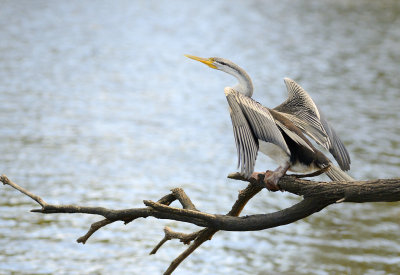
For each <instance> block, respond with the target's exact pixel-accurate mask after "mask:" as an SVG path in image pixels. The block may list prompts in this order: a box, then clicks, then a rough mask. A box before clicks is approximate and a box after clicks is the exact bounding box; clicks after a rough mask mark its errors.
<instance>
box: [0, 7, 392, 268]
mask: <svg viewBox="0 0 400 275" xmlns="http://www.w3.org/2000/svg"><path fill="white" fill-rule="evenodd" d="M399 49H400V2H398V1H386V0H384V1H367V0H365V1H361V0H352V1H350V0H335V1H190V2H189V1H124V0H118V1H95V2H93V1H40V0H38V1H11V0H3V1H1V2H0V52H1V54H0V102H1V108H0V156H1V157H0V173H4V174H6V175H7V176H9V178H10V179H12V180H13V181H15V182H16V183H18V184H20V185H22V186H24V187H25V188H27V189H29V190H30V191H32V192H34V193H36V194H38V195H40V196H42V197H43V198H44V199H45V200H46V201H48V202H49V203H64V204H69V203H71V204H81V205H89V206H104V207H112V208H119V209H121V208H131V207H142V206H143V204H142V200H143V199H150V200H157V199H159V198H160V197H162V196H163V195H165V194H167V193H168V192H169V190H170V189H171V188H174V187H182V188H184V189H185V191H186V192H187V194H188V195H189V196H190V197H191V198H192V200H193V202H194V203H195V204H196V206H197V207H198V208H199V209H201V210H203V211H206V212H210V213H226V212H227V211H229V209H230V207H231V205H232V204H233V201H234V200H235V199H236V197H237V192H238V190H240V189H242V188H244V187H245V184H244V183H242V182H236V181H231V180H228V179H226V176H227V174H228V173H230V172H235V171H236V161H237V156H236V148H235V145H234V138H233V133H232V127H231V121H230V117H229V113H228V111H227V109H228V107H227V102H226V99H225V95H224V93H223V88H224V87H225V86H229V85H233V84H235V79H234V78H233V77H231V76H229V75H227V74H225V73H222V72H219V71H215V70H211V69H209V68H208V67H206V66H204V65H202V64H200V63H198V62H195V61H193V60H189V59H187V58H186V57H184V56H183V55H184V54H193V55H198V56H202V57H211V56H218V57H224V58H228V59H230V60H232V61H234V62H235V63H237V64H239V65H240V66H241V67H243V68H244V69H245V70H246V71H247V72H248V73H249V75H250V76H251V77H252V79H253V83H254V86H255V92H254V98H255V99H256V100H258V101H259V102H261V103H262V104H264V105H266V106H268V107H274V106H276V105H278V104H280V103H281V102H282V101H284V100H285V98H286V96H287V92H286V88H285V86H284V83H283V78H284V77H290V78H292V79H294V80H296V81H297V82H298V83H299V84H300V85H301V86H303V87H304V88H305V89H306V90H307V91H308V92H309V93H310V95H311V96H312V97H313V99H314V100H315V102H316V103H317V104H318V106H319V108H320V109H321V110H322V111H323V112H324V114H325V116H326V117H327V118H328V120H329V121H330V122H331V124H332V125H333V126H334V128H335V129H336V131H337V133H338V134H339V136H340V137H341V139H342V140H343V142H344V143H345V144H346V146H347V149H348V150H349V153H350V155H351V158H352V169H351V171H350V174H351V175H352V176H353V177H354V178H356V179H374V178H392V177H399V175H400V172H399V168H400V148H399V145H400V140H399V135H400V122H399V120H400V89H399V87H400V77H399V76H400V75H399V73H400V67H399V64H400V52H399ZM275 168H276V165H275V164H274V163H273V162H272V161H271V160H270V159H268V158H267V157H264V156H259V158H258V162H257V166H256V170H259V171H262V170H266V169H275ZM323 179H325V178H323ZM299 200H300V198H299V197H297V196H294V195H291V194H287V193H281V192H277V193H271V192H267V191H263V192H261V193H260V194H259V195H258V196H257V197H255V198H254V199H253V200H252V201H251V202H250V203H249V204H248V205H247V207H246V208H245V211H244V214H254V213H268V212H272V211H276V210H279V209H283V208H285V207H288V206H290V205H292V204H294V203H296V202H298V201H299ZM399 206H400V204H399V203H368V204H350V203H349V204H346V203H345V204H338V205H332V206H330V207H328V208H327V209H324V210H323V211H321V212H319V213H317V214H315V215H313V216H311V217H309V218H307V219H305V220H301V221H298V222H296V223H294V224H290V225H287V226H283V227H278V228H274V229H270V230H264V231H259V232H242V233H237V232H219V233H218V234H216V235H215V236H214V238H213V240H212V241H211V242H208V243H205V244H204V245H203V246H202V247H201V248H199V249H198V250H197V251H196V252H195V253H194V254H192V255H191V256H190V257H189V258H188V259H187V260H186V261H185V262H184V263H183V264H182V265H181V266H180V267H179V268H178V269H177V271H176V274H194V273H195V274H226V273H227V272H231V274H394V273H397V272H398V271H399V270H400V223H399V216H400V207H399ZM36 207H37V205H35V204H34V203H33V201H31V200H30V199H28V198H27V197H25V196H23V195H22V194H20V193H18V192H17V191H15V190H13V189H11V188H10V187H7V186H5V187H1V196H0V247H1V249H0V273H1V274H9V273H13V274H20V273H30V274H32V273H34V274H109V273H111V272H112V273H114V274H135V273H137V274H139V273H146V274H160V273H162V272H163V271H164V270H165V269H166V268H167V267H168V265H169V263H170V262H171V261H172V260H173V259H174V258H175V257H176V256H177V255H179V254H180V253H181V252H182V251H183V249H184V248H186V247H183V246H182V245H181V244H180V243H178V241H171V242H169V243H167V244H166V245H165V246H163V247H162V248H161V249H160V251H159V252H158V253H157V254H156V255H155V256H149V255H148V253H149V252H150V251H151V249H152V248H153V247H154V246H155V245H156V244H157V243H158V242H159V240H160V239H161V238H162V237H163V231H162V229H163V227H164V226H165V225H168V226H170V227H172V228H173V229H175V230H178V231H184V232H191V231H193V230H197V229H198V228H197V227H195V226H192V225H187V224H181V223H177V222H172V221H160V220H156V219H153V218H148V219H141V220H137V221H135V222H134V223H131V224H128V225H126V226H125V225H123V224H122V223H121V222H117V223H114V224H112V225H110V226H108V227H106V228H103V229H102V230H100V231H99V232H97V233H95V234H94V235H93V236H92V238H91V239H89V241H88V243H87V244H86V245H81V244H78V243H76V241H75V240H76V239H77V238H78V237H80V236H81V235H83V234H85V233H86V231H87V230H88V228H89V226H90V224H91V223H93V222H96V221H98V220H100V219H101V218H99V217H96V216H88V215H68V214H65V215H61V214H56V215H41V214H35V213H30V212H29V210H30V209H32V208H36Z"/></svg>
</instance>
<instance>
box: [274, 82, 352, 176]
mask: <svg viewBox="0 0 400 275" xmlns="http://www.w3.org/2000/svg"><path fill="white" fill-rule="evenodd" d="M284 81H285V84H286V88H287V90H288V94H289V96H288V99H287V100H286V101H285V102H283V103H282V104H281V105H279V106H277V107H275V108H274V110H276V111H278V112H279V113H281V114H282V115H284V116H286V117H287V118H288V119H290V120H291V121H292V122H293V123H294V124H295V125H296V126H297V127H299V128H300V129H301V130H302V131H303V132H304V133H305V134H307V135H308V136H310V137H311V138H312V139H314V140H315V141H316V142H317V143H318V144H320V145H321V146H323V147H324V148H325V149H327V150H329V152H330V153H331V154H332V155H333V156H334V158H335V159H336V161H337V162H338V164H339V166H340V167H341V168H342V169H343V170H349V169H350V163H351V161H350V156H349V153H348V152H347V150H346V148H345V146H344V144H343V143H342V141H341V140H340V139H339V137H338V136H337V135H336V133H335V131H334V130H333V128H332V127H331V126H330V124H329V123H328V122H327V121H326V119H325V118H324V116H323V115H322V113H321V112H320V111H319V109H318V107H317V106H316V104H315V103H314V101H313V100H312V98H311V97H310V96H309V94H308V93H307V92H306V91H305V90H304V89H303V88H302V87H301V86H300V85H299V84H297V83H296V82H295V81H294V80H292V79H289V78H285V79H284Z"/></svg>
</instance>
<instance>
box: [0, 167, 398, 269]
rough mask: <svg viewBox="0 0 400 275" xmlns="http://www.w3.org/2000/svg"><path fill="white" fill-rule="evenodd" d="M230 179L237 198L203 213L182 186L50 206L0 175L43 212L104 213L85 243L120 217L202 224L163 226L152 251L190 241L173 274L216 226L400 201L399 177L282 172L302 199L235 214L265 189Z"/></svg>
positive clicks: (266, 224) (284, 183) (262, 225)
mask: <svg viewBox="0 0 400 275" xmlns="http://www.w3.org/2000/svg"><path fill="white" fill-rule="evenodd" d="M228 177H229V178H231V179H235V180H242V181H246V182H249V184H248V186H247V187H246V188H245V189H243V190H242V191H240V192H239V195H238V199H237V200H236V202H235V203H234V205H233V206H232V209H231V211H229V212H228V213H227V214H226V215H220V214H209V213H204V212H201V211H199V210H198V209H196V207H195V205H194V204H193V203H192V201H191V200H190V198H189V197H188V196H187V195H186V194H185V192H184V191H183V190H182V189H180V188H175V189H172V190H171V193H170V194H167V195H166V196H164V197H162V198H161V199H160V200H158V201H157V202H154V201H150V200H145V201H144V204H145V205H146V206H147V207H144V208H130V209H121V210H114V209H107V208H103V207H89V206H76V205H53V204H49V203H47V202H45V201H44V200H43V199H42V198H40V197H39V196H37V195H35V194H33V193H31V192H29V191H28V190H26V189H24V188H22V187H21V186H19V185H18V184H16V183H14V182H12V181H11V180H10V179H8V178H7V177H6V176H5V175H2V176H1V177H0V181H1V182H3V184H4V185H9V186H11V187H13V188H14V189H16V190H18V191H20V192H21V193H23V194H24V195H26V196H28V197H30V198H31V199H33V200H34V201H36V202H37V203H38V204H39V205H40V206H41V208H40V209H34V210H31V211H32V212H39V213H43V214H54V213H85V214H92V215H100V216H103V217H104V219H103V220H101V221H98V222H96V223H93V224H92V225H91V227H90V229H89V231H88V232H87V233H86V234H85V235H84V236H82V237H80V238H79V239H78V240H77V241H78V242H80V243H83V244H84V243H85V242H86V241H87V240H88V239H89V238H90V237H91V236H92V234H93V233H94V232H96V231H97V230H99V229H100V228H102V227H104V226H106V225H108V224H110V223H113V222H115V221H118V220H121V221H123V222H125V223H129V222H132V221H134V220H135V219H137V218H147V217H155V218H158V219H169V220H175V221H181V222H186V223H191V224H195V225H198V226H201V227H205V228H204V229H202V230H200V231H197V232H193V233H190V234H186V233H179V232H174V231H172V230H171V229H170V228H168V227H166V228H165V229H164V233H165V236H164V238H163V239H162V240H161V241H160V242H159V243H158V245H157V246H156V247H155V248H154V249H153V250H152V251H151V253H150V254H155V253H156V252H157V250H158V249H159V248H160V247H161V246H162V245H163V244H164V243H165V242H166V241H168V240H172V239H178V240H180V241H181V242H183V243H184V244H189V243H191V242H192V241H193V243H192V244H191V245H190V246H189V247H188V248H187V249H186V250H185V251H183V252H182V253H181V254H180V255H179V256H178V257H177V258H176V259H175V260H174V261H172V262H171V265H170V266H169V268H168V269H167V270H166V272H165V274H171V273H172V272H173V271H174V270H175V269H176V267H177V266H179V264H180V263H181V262H182V261H183V260H184V259H185V258H186V257H188V256H189V255H190V254H191V253H192V252H193V251H195V250H196V249H197V248H198V247H199V246H201V244H203V243H204V242H205V241H207V240H210V239H211V238H212V236H213V235H214V234H215V233H216V232H217V231H219V230H225V231H251V230H262V229H267V228H272V227H277V226H280V225H285V224H289V223H292V222H295V221H297V220H299V219H303V218H305V217H307V216H309V215H311V214H313V213H315V212H318V211H320V210H322V209H323V208H325V207H326V206H328V205H330V204H333V203H337V202H357V203H362V202H378V201H381V202H392V201H400V179H398V178H396V179H377V180H370V181H353V182H329V183H326V182H319V181H309V180H302V179H298V178H296V177H294V176H284V177H283V178H282V179H281V180H280V181H279V186H280V188H281V189H282V190H284V191H287V192H290V193H293V194H296V195H299V196H303V197H304V199H303V200H302V201H301V202H299V203H297V204H295V205H293V206H291V207H289V208H286V209H283V210H280V211H277V212H273V213H268V214H257V215H250V216H241V217H238V216H239V215H240V213H241V211H242V210H243V208H244V206H245V205H246V204H247V202H248V201H249V200H250V199H251V198H252V197H254V196H255V195H256V194H257V193H258V192H260V191H261V190H262V189H263V188H264V183H263V178H264V174H263V173H260V174H258V175H257V176H256V177H252V178H251V179H245V178H243V177H242V176H241V175H240V174H238V173H234V174H231V175H229V176H228ZM175 200H177V201H179V202H180V204H181V205H182V208H176V207H171V206H170V204H171V203H172V202H173V201H175Z"/></svg>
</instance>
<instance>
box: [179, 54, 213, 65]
mask: <svg viewBox="0 0 400 275" xmlns="http://www.w3.org/2000/svg"><path fill="white" fill-rule="evenodd" d="M185 56H186V57H189V58H191V59H194V60H196V61H200V62H201V63H204V64H206V65H207V66H209V67H210V68H213V69H216V68H217V67H216V66H215V65H214V64H213V63H214V61H213V60H212V59H211V58H202V57H197V56H194V55H189V54H185Z"/></svg>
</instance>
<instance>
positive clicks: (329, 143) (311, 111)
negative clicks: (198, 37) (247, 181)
mask: <svg viewBox="0 0 400 275" xmlns="http://www.w3.org/2000/svg"><path fill="white" fill-rule="evenodd" d="M186 57H189V58H191V59H194V60H197V61H200V62H202V63H204V64H206V65H208V66H209V67H211V68H213V69H217V70H220V71H223V72H226V73H228V74H230V75H233V76H234V77H235V78H236V79H237V80H238V83H237V84H236V85H235V86H233V87H226V88H225V89H224V92H225V95H226V99H227V101H228V104H229V111H230V115H231V120H232V126H233V133H234V137H235V143H236V148H237V152H238V167H240V172H241V174H242V175H243V176H245V177H246V178H250V177H251V176H255V175H253V171H254V165H255V162H256V158H257V153H258V151H259V150H260V151H261V152H262V153H264V154H265V155H267V156H269V157H270V158H272V159H273V160H275V161H276V162H277V163H278V164H279V167H278V168H277V169H276V170H275V171H273V172H271V171H267V172H266V176H265V178H264V182H265V184H266V187H267V188H268V189H269V190H279V187H278V181H279V179H280V178H281V177H282V176H283V175H284V174H285V173H286V172H287V171H288V170H289V171H293V172H301V173H310V172H315V171H319V170H321V171H324V172H325V173H326V174H327V175H328V177H329V178H330V179H331V180H333V181H352V180H353V179H352V178H351V177H350V176H349V175H347V174H346V173H345V172H344V171H347V170H349V169H350V157H349V153H348V152H347V150H346V148H345V146H344V144H343V143H342V141H341V140H340V139H339V137H338V136H337V135H336V133H335V131H334V130H333V128H332V127H331V126H330V124H329V123H328V122H327V121H326V119H325V117H324V116H323V115H322V113H321V111H320V110H319V109H318V107H317V106H316V105H315V103H314V101H313V100H312V99H311V97H310V96H309V95H308V93H307V92H306V91H305V90H304V89H303V88H302V87H300V85H298V84H297V83H296V82H295V81H293V80H291V79H289V78H284V82H285V84H286V88H287V90H288V93H289V97H288V99H287V100H286V101H285V102H283V103H282V104H280V105H279V106H277V107H275V108H273V109H269V108H267V107H264V106H263V105H261V104H260V103H258V102H257V101H255V100H254V99H252V98H251V96H252V95H253V84H252V81H251V79H250V77H249V75H248V74H247V73H246V71H245V70H243V69H242V68H241V67H239V66H238V65H236V64H235V63H233V62H232V61H229V60H227V59H224V58H219V57H211V58H201V57H197V56H193V55H186ZM305 135H307V136H309V137H310V138H312V139H313V140H315V141H316V142H317V143H318V144H319V145H321V146H322V147H324V148H325V149H327V150H328V151H329V152H330V153H331V154H332V155H333V157H334V158H335V159H336V161H337V163H338V164H339V166H340V168H339V167H337V166H335V165H334V164H333V163H332V162H331V161H330V160H329V159H328V158H327V157H326V156H325V155H324V154H323V153H322V152H321V151H319V150H318V149H316V148H315V147H314V146H313V144H312V143H311V142H310V141H309V140H308V139H307V138H306V136H305ZM343 170H344V171H343Z"/></svg>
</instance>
